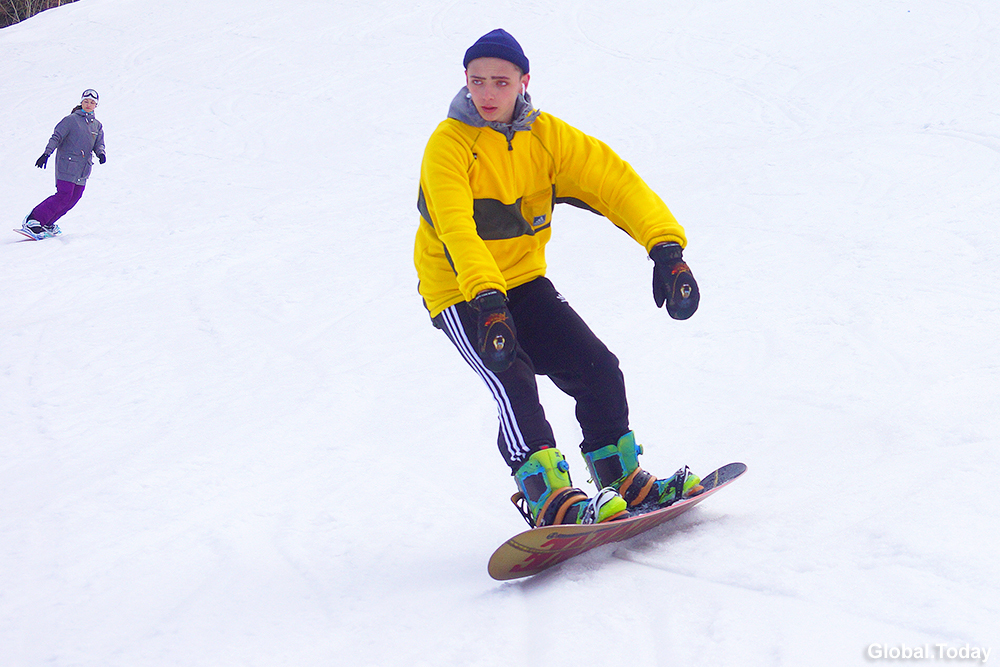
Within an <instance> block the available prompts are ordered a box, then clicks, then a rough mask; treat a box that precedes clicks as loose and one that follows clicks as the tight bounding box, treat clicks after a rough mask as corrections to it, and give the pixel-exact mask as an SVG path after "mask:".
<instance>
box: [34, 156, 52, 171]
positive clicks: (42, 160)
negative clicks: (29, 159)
mask: <svg viewBox="0 0 1000 667" xmlns="http://www.w3.org/2000/svg"><path fill="white" fill-rule="evenodd" d="M48 161H49V156H48V155H45V154H42V157H40V158H38V159H37V160H35V166H36V167H38V168H39V169H45V163H46V162H48Z"/></svg>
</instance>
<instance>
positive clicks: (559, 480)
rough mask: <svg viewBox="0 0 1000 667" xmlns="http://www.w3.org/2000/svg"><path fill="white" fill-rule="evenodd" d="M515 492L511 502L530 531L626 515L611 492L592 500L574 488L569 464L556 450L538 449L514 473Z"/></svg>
mask: <svg viewBox="0 0 1000 667" xmlns="http://www.w3.org/2000/svg"><path fill="white" fill-rule="evenodd" d="M514 481H515V482H516V483H517V488H518V492H517V493H515V494H514V495H513V496H511V499H510V500H511V502H513V503H514V506H515V507H517V509H518V511H520V512H521V515H522V516H523V517H524V520H525V521H527V522H528V525H529V526H531V527H532V528H535V527H538V526H553V525H555V524H565V523H603V522H605V521H614V520H615V519H624V518H625V517H627V516H628V506H627V504H626V503H625V500H624V499H623V498H622V497H621V496H620V495H619V494H618V492H617V491H615V490H614V489H602V490H601V491H600V492H599V493H598V494H597V495H596V496H594V498H593V499H591V498H588V497H587V494H585V493H584V492H583V491H581V490H580V489H577V488H574V487H573V486H572V482H571V481H570V478H569V464H568V463H566V459H565V457H563V455H562V454H561V453H560V452H559V450H558V449H555V448H553V447H550V448H547V449H540V450H538V451H537V452H535V453H534V454H532V455H531V456H529V457H528V460H527V461H525V462H524V463H523V464H522V465H521V467H520V468H518V469H517V472H515V473H514Z"/></svg>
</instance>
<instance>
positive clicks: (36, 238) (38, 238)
mask: <svg viewBox="0 0 1000 667" xmlns="http://www.w3.org/2000/svg"><path fill="white" fill-rule="evenodd" d="M14 231H15V232H17V233H18V234H20V235H21V236H23V237H24V238H26V239H31V240H32V241H44V240H45V239H54V238H56V237H58V236H62V232H59V233H58V234H54V235H53V234H45V235H44V236H32V235H31V234H29V233H28V232H26V231H24V230H23V229H15V230H14Z"/></svg>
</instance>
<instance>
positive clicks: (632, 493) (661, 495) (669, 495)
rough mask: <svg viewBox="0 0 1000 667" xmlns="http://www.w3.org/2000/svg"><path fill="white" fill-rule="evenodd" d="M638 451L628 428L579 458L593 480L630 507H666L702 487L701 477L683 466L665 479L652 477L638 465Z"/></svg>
mask: <svg viewBox="0 0 1000 667" xmlns="http://www.w3.org/2000/svg"><path fill="white" fill-rule="evenodd" d="M639 454H642V445H637V444H636V442H635V433H634V432H633V431H629V432H628V433H626V434H625V435H623V436H622V437H621V438H619V439H618V442H617V443H616V444H614V445H607V446H606V447H601V448H600V449H597V450H595V451H592V452H585V453H584V455H583V458H584V459H585V460H586V461H587V468H588V469H589V470H590V474H591V477H592V478H593V480H594V483H595V484H597V486H599V487H602V488H603V487H611V488H612V489H614V490H616V491H618V493H620V494H621V496H622V497H623V498H624V499H625V501H626V502H627V503H628V507H629V509H630V510H631V509H640V508H641V509H642V510H643V511H649V510H652V509H658V508H660V507H667V506H669V505H672V504H674V503H675V502H677V501H678V500H680V499H681V498H688V497H690V496H695V495H698V494H699V493H701V492H702V491H703V490H704V488H703V487H702V486H701V478H700V477H698V476H697V475H695V474H692V473H691V471H690V470H689V469H688V467H687V466H684V467H683V468H681V469H680V470H678V471H677V472H675V473H674V474H673V476H672V477H670V478H669V479H656V478H655V477H653V475H651V474H650V473H648V472H646V471H645V470H643V469H642V468H640V467H639Z"/></svg>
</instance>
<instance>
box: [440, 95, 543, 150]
mask: <svg viewBox="0 0 1000 667" xmlns="http://www.w3.org/2000/svg"><path fill="white" fill-rule="evenodd" d="M540 113H541V111H538V110H537V109H535V108H534V107H533V106H531V96H530V95H528V93H527V91H525V92H523V93H521V94H520V95H518V96H517V102H515V103H514V120H513V121H512V122H510V123H494V122H491V121H488V120H485V119H484V118H483V117H482V116H480V115H479V110H478V109H476V105H475V104H474V103H473V102H472V96H471V95H470V94H469V88H468V87H467V86H462V90H460V91H458V95H455V98H454V99H453V100H452V101H451V106H450V107H449V108H448V118H453V119H455V120H457V121H460V122H462V123H465V124H466V125H471V126H472V127H489V128H492V129H494V130H496V131H497V132H499V133H500V134H502V135H504V136H505V137H507V141H511V140H512V139H513V138H514V133H515V132H526V131H528V130H530V129H531V124H532V123H533V122H535V119H536V118H538V115H539V114H540Z"/></svg>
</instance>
